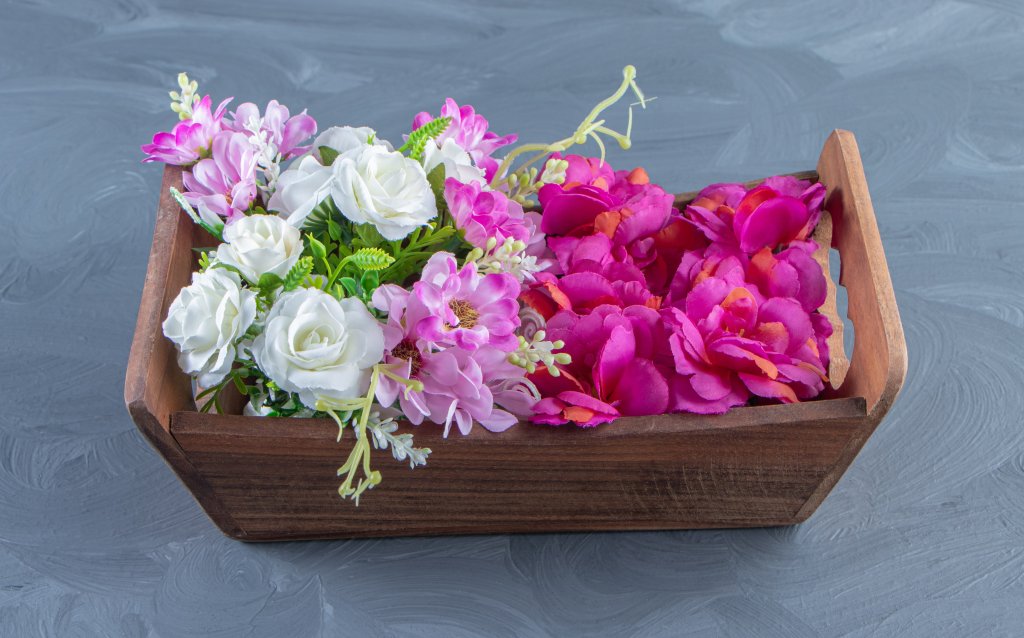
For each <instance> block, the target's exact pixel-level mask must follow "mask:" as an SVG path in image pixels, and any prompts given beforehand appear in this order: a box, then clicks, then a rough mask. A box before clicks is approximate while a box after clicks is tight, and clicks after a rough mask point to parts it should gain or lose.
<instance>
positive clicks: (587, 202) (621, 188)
mask: <svg viewBox="0 0 1024 638" xmlns="http://www.w3.org/2000/svg"><path fill="white" fill-rule="evenodd" d="M565 159H566V161H568V162H569V169H568V170H567V178H566V181H565V183H563V184H548V185H545V186H544V187H542V188H541V190H540V192H539V193H538V197H539V199H540V203H541V205H542V210H543V213H542V215H543V216H542V222H541V230H543V231H544V232H545V233H546V234H547V235H548V245H549V246H550V247H551V249H552V250H553V251H554V253H555V256H556V257H557V258H558V261H559V265H560V267H561V269H562V271H563V272H566V273H570V272H573V271H574V270H575V269H576V268H578V267H580V266H582V267H585V268H587V269H593V266H592V264H589V262H591V261H593V260H594V257H593V256H594V255H599V257H600V259H599V261H600V263H602V264H605V263H607V262H609V261H617V262H621V263H626V264H631V265H634V266H636V267H637V268H639V269H641V270H642V271H644V273H645V277H646V276H648V275H649V276H650V278H651V283H653V284H654V286H653V287H654V289H655V290H659V291H660V290H661V289H662V288H663V287H664V286H665V285H666V283H667V281H668V279H669V277H670V275H671V273H672V272H674V270H675V266H676V264H678V261H679V259H680V257H681V254H682V251H683V250H684V247H685V246H688V245H689V244H691V243H693V241H692V239H693V238H696V239H697V240H698V242H699V243H700V245H701V246H703V245H704V244H705V243H706V242H705V240H704V239H703V237H700V236H699V235H698V234H697V233H696V232H694V229H693V226H692V225H690V224H689V222H686V221H684V220H682V219H680V218H678V213H677V211H675V209H674V208H673V207H672V202H673V197H672V195H670V194H668V193H666V192H665V191H664V190H662V189H661V188H660V187H659V186H657V185H656V184H651V183H650V180H649V179H648V177H647V173H646V172H644V170H643V169H639V168H638V169H634V170H632V171H617V172H613V171H612V170H611V167H610V166H608V164H607V163H597V161H596V160H587V159H586V158H582V157H579V156H573V155H570V156H569V157H568V158H565ZM569 176H571V177H572V179H571V180H570V178H569ZM597 235H604V236H606V237H607V238H608V240H609V241H608V242H602V241H601V240H599V239H597V238H596V237H597ZM599 248H600V252H598V249H599ZM577 264H579V265H580V266H578V265H577Z"/></svg>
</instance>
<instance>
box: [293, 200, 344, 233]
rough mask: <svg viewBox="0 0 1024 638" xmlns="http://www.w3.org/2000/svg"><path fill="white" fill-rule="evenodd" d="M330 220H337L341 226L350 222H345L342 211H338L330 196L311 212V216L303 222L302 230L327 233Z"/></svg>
mask: <svg viewBox="0 0 1024 638" xmlns="http://www.w3.org/2000/svg"><path fill="white" fill-rule="evenodd" d="M329 219H333V220H335V221H336V222H337V223H338V224H339V225H341V224H345V225H348V221H347V220H345V218H344V216H343V215H342V214H341V211H340V210H338V207H337V206H336V205H335V204H334V200H333V199H331V196H330V195H328V196H327V197H325V198H324V201H322V202H320V203H319V204H317V206H316V208H314V209H313V210H311V211H310V213H309V215H308V216H307V217H306V219H305V220H304V221H303V222H302V230H304V231H307V232H311V233H317V234H320V233H325V232H327V220H329ZM342 227H344V226H342Z"/></svg>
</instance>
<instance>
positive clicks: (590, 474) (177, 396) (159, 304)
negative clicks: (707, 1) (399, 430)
mask: <svg viewBox="0 0 1024 638" xmlns="http://www.w3.org/2000/svg"><path fill="white" fill-rule="evenodd" d="M817 174H818V175H820V176H821V179H822V180H823V181H824V182H825V183H826V184H827V185H828V189H829V195H828V199H827V208H828V214H827V215H826V219H827V218H829V217H831V219H834V220H836V224H835V226H833V224H831V223H829V222H828V221H826V222H825V223H824V224H822V225H821V227H820V229H819V232H818V235H817V239H818V240H819V241H820V242H821V243H822V244H823V245H822V246H821V249H820V250H819V251H818V253H817V254H816V258H817V259H818V260H819V262H821V263H822V264H823V267H824V268H825V269H826V272H827V268H828V261H827V252H828V246H829V243H830V240H833V243H834V244H835V245H836V246H837V247H838V249H839V251H840V254H841V255H842V256H843V257H844V264H848V265H847V266H844V277H845V278H844V282H845V283H846V284H847V288H848V290H849V294H850V299H851V306H853V304H857V307H856V310H855V311H851V313H850V315H851V318H852V319H853V321H854V324H855V326H856V328H857V341H856V344H855V347H854V360H853V365H851V366H850V367H849V372H848V374H846V375H845V379H844V382H843V383H842V385H841V386H839V387H838V388H834V389H833V392H832V393H830V394H831V396H832V397H833V398H826V399H822V400H818V401H812V402H808V403H802V404H794V405H773V406H758V407H746V408H740V409H735V410H733V411H731V412H730V413H729V414H727V415H723V416H713V417H707V416H699V415H691V414H679V415H660V416H653V417H643V418H625V419H620V420H619V421H617V422H616V423H614V424H612V425H607V426H602V427H598V428H595V429H591V430H577V429H575V428H569V427H563V428H548V427H539V426H533V425H531V424H529V423H521V424H520V425H519V426H518V427H516V428H513V429H512V430H510V431H509V432H506V433H503V434H501V435H494V434H492V433H490V432H486V431H484V430H482V429H480V428H477V429H476V430H475V431H473V432H472V433H471V434H470V435H469V436H467V437H452V438H450V439H444V438H442V437H441V436H440V433H439V432H438V430H437V429H436V428H429V427H420V428H413V427H412V426H410V425H408V424H406V425H405V426H404V427H403V429H404V430H407V431H410V432H413V433H414V434H415V436H416V440H417V444H418V445H419V446H425V447H430V448H431V449H433V450H434V451H435V454H434V455H433V456H432V457H431V461H430V463H429V464H428V465H427V467H426V468H423V469H419V470H416V471H415V472H410V471H408V470H403V469H401V468H398V467H392V468H387V470H388V471H386V479H385V481H384V482H383V483H382V484H381V485H379V486H378V487H376V488H375V489H374V490H373V491H372V492H370V493H368V494H367V495H366V497H365V498H364V499H363V501H362V504H361V505H360V506H359V507H358V508H354V507H352V506H350V505H349V504H347V503H344V502H342V501H340V499H339V497H338V496H337V493H336V487H337V478H336V476H335V471H334V470H335V469H336V468H337V467H338V466H339V465H341V463H342V461H343V459H344V458H345V456H346V455H347V454H348V451H349V448H350V446H351V439H348V440H346V441H343V442H342V443H341V444H337V443H335V441H334V439H335V435H336V432H337V428H336V426H335V425H334V424H333V422H331V421H329V420H317V419H308V420H307V419H302V420H295V419H284V420H281V419H259V418H251V417H241V416H231V415H211V414H202V413H198V412H196V411H195V409H194V404H192V405H190V403H191V395H190V394H189V392H190V386H189V385H188V383H187V377H186V376H185V375H184V374H183V373H181V372H180V371H179V370H178V369H177V367H176V364H175V361H174V351H173V348H170V347H169V344H168V343H167V342H166V340H165V339H163V337H162V334H161V332H160V329H159V326H160V319H161V318H162V317H163V316H164V315H165V314H166V309H167V307H168V305H169V303H170V300H171V299H173V297H174V296H175V295H176V294H177V292H178V290H179V289H180V288H181V286H183V285H185V284H186V283H187V281H188V279H187V277H188V273H189V272H190V271H191V269H192V268H193V267H194V260H193V251H191V248H192V246H193V245H205V242H208V238H204V237H203V236H202V235H201V234H199V233H196V232H190V231H189V229H188V227H187V226H183V225H184V224H187V223H190V222H189V221H188V219H187V217H185V216H183V215H181V214H179V213H178V212H177V210H176V208H177V206H176V204H175V203H174V202H173V201H172V200H170V198H168V197H163V198H162V199H161V205H160V211H159V213H158V220H157V226H156V230H155V238H154V252H153V255H152V256H151V270H152V276H151V277H150V278H149V279H147V282H146V292H145V293H144V296H143V301H142V306H141V309H140V313H139V326H138V330H139V331H140V332H141V334H137V338H136V340H137V342H138V343H139V347H138V349H137V350H136V349H135V348H133V351H132V360H131V362H130V365H129V370H128V375H129V378H128V381H127V384H126V400H127V401H128V404H129V410H130V411H131V412H132V415H133V418H135V419H136V421H137V422H138V423H139V424H140V425H139V427H140V429H143V432H144V433H146V434H147V437H148V438H149V439H150V441H151V442H153V443H154V446H156V447H157V449H158V450H160V452H161V453H162V454H164V455H165V458H168V459H169V463H170V464H171V466H172V468H173V469H174V470H175V471H176V472H177V473H178V475H179V476H180V477H182V480H183V481H184V482H185V483H186V485H187V486H188V487H189V489H190V490H192V492H193V494H194V495H195V496H196V498H197V500H198V501H199V502H200V504H202V505H203V507H204V509H206V511H207V513H209V514H210V517H211V518H212V519H213V520H214V521H215V522H216V523H217V525H218V527H220V528H221V530H222V531H224V533H225V534H227V535H229V536H231V537H233V538H239V539H243V540H250V541H263V540H282V539H302V538H337V537H365V536H404V535H427V534H467V533H510V532H528V531H580V530H622V529H687V528H707V527H749V526H767V525H787V524H793V523H797V522H800V521H802V520H804V519H806V518H807V517H808V516H809V515H810V514H811V513H813V511H814V509H815V508H816V507H817V505H818V504H819V503H820V502H821V500H822V499H823V498H824V496H825V495H826V494H827V493H828V491H829V490H830V489H831V486H832V485H834V484H835V481H836V480H837V479H838V477H839V476H840V475H841V474H842V471H843V470H844V469H845V468H846V467H847V466H848V465H849V463H850V461H851V460H852V459H853V457H854V456H855V455H856V453H857V451H859V449H860V446H861V445H862V444H863V442H864V440H865V439H866V437H867V436H868V435H869V434H870V432H871V430H872V429H873V427H874V426H875V425H877V423H878V420H879V419H880V418H881V415H882V414H884V411H885V410H886V409H888V406H889V405H890V404H891V401H892V398H893V397H895V393H896V392H898V390H899V385H900V383H901V382H902V373H901V372H900V369H899V367H898V366H899V361H900V358H899V351H900V347H901V339H902V331H901V328H900V327H899V326H898V322H899V315H898V314H894V313H895V304H894V303H893V304H891V305H885V300H886V299H891V297H892V289H891V285H890V284H889V283H888V272H887V271H886V270H885V261H884V256H882V257H881V259H880V260H879V258H878V255H879V254H880V251H881V245H880V243H879V241H878V238H877V229H875V227H874V220H873V219H864V218H865V216H867V217H870V216H871V214H872V213H871V208H870V200H869V198H868V194H867V187H866V184H864V179H863V172H862V168H861V167H860V164H859V156H858V155H857V153H856V146H855V143H854V142H853V138H852V135H850V134H849V133H846V132H842V131H837V132H835V133H834V134H833V135H832V136H831V137H830V138H829V141H828V142H827V143H826V145H825V148H824V150H823V152H822V158H821V161H820V162H819V167H818V173H817ZM799 175H800V176H801V177H806V178H814V177H815V175H816V174H815V173H814V172H807V173H801V174H799ZM175 180H180V171H177V170H172V169H168V174H167V179H166V181H165V187H166V186H168V185H169V184H171V183H174V182H175ZM756 183H757V181H754V182H750V183H749V185H754V184H756ZM692 196H693V194H692V193H687V194H682V195H680V196H678V197H677V203H678V204H680V205H681V204H685V203H686V202H687V201H689V199H692ZM182 220H185V221H184V222H183V221H182ZM872 229H875V230H874V235H872ZM833 230H835V234H834V237H833V235H832V233H833ZM830 302H831V303H827V304H826V306H825V307H824V308H823V310H824V311H825V312H827V313H829V314H830V316H831V318H832V322H833V324H838V323H839V321H838V319H837V317H836V308H835V304H834V295H833V296H832V297H830ZM892 321H895V322H896V323H897V326H896V327H895V328H889V327H888V326H887V325H886V324H887V322H892ZM887 340H888V341H887ZM886 348H888V349H886ZM890 350H891V352H890ZM883 351H884V354H885V356H879V357H873V356H872V354H871V353H874V352H883ZM835 358H836V363H835V366H834V367H835V368H836V369H838V370H845V369H846V368H847V363H846V361H845V357H844V356H843V354H842V349H841V348H837V349H836V350H835ZM904 360H905V359H904ZM893 365H895V366H897V367H896V369H895V370H890V369H889V368H890V366H893ZM904 371H905V367H904ZM862 397H863V398H862ZM865 399H866V401H865ZM154 424H157V425H159V427H156V425H154ZM375 456H376V463H377V464H378V466H383V465H385V464H390V463H391V461H390V459H388V458H387V454H386V453H379V452H378V453H376V454H375Z"/></svg>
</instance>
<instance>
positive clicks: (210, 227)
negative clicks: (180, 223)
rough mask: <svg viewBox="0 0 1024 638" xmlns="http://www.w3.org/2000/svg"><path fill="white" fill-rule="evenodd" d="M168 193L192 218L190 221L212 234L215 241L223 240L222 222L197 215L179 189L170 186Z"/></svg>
mask: <svg viewBox="0 0 1024 638" xmlns="http://www.w3.org/2000/svg"><path fill="white" fill-rule="evenodd" d="M170 193H171V197H173V198H174V201H176V202H178V206H181V209H182V210H183V211H185V213H186V214H187V215H188V216H189V217H191V218H192V221H193V222H195V224H196V225H197V226H199V227H201V228H202V229H203V230H205V231H206V232H208V233H210V235H212V236H213V238H214V239H216V240H217V241H223V239H224V238H223V237H221V233H222V232H224V224H223V223H220V222H218V223H217V224H211V223H209V222H207V221H206V220H204V219H202V218H201V217H200V216H199V213H197V212H196V211H195V209H194V208H192V205H191V204H189V203H188V200H187V199H185V196H184V195H182V194H181V191H179V190H178V189H177V188H174V187H173V186H172V187H171V189H170Z"/></svg>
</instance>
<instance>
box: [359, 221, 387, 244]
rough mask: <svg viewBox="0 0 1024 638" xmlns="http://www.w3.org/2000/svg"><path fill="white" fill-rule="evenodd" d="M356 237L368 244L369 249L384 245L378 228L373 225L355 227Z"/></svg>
mask: <svg viewBox="0 0 1024 638" xmlns="http://www.w3.org/2000/svg"><path fill="white" fill-rule="evenodd" d="M355 231H356V235H358V236H359V239H361V240H362V241H363V243H364V244H366V246H367V247H370V248H372V247H374V246H379V245H381V244H383V243H384V238H383V237H381V235H380V233H379V232H378V231H377V227H376V226H374V225H373V224H356V225H355Z"/></svg>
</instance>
